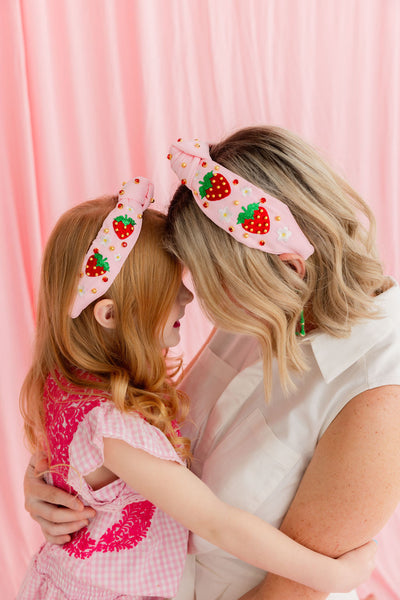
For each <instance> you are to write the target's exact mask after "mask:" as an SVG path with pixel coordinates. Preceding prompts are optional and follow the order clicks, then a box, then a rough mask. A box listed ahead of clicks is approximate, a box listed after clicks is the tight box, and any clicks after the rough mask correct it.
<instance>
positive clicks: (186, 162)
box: [168, 138, 314, 259]
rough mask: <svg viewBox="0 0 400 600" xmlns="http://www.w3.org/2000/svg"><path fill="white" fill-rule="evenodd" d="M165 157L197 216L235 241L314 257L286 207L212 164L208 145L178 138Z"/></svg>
mask: <svg viewBox="0 0 400 600" xmlns="http://www.w3.org/2000/svg"><path fill="white" fill-rule="evenodd" d="M168 158H169V159H170V160H171V167H172V169H173V170H174V171H175V173H176V174H177V175H178V177H179V179H180V180H181V182H182V183H183V184H184V185H186V186H187V187H188V188H189V189H191V190H192V192H193V195H194V198H195V200H196V203H197V205H198V206H199V207H200V209H201V210H202V212H203V213H204V214H205V215H207V217H209V219H211V221H213V222H214V223H215V224H216V225H218V227H221V229H223V230H224V231H226V232H227V233H228V234H229V235H231V236H232V237H233V238H235V240H237V241H238V242H240V243H242V244H245V245H246V246H249V247H250V248H256V249H257V250H262V251H263V252H268V253H270V254H284V253H287V252H290V253H295V254H299V255H300V256H302V257H303V258H304V259H307V258H308V257H309V256H310V255H311V254H312V253H313V252H314V248H313V246H312V245H311V244H310V242H309V241H308V239H307V238H306V236H305V235H304V233H303V232H302V231H301V229H300V227H299V226H298V224H297V223H296V221H295V219H294V217H293V215H292V213H291V212H290V210H289V208H288V207H287V206H286V204H284V203H283V202H281V201H280V200H278V199H277V198H274V197H273V196H270V195H269V194H267V193H266V192H265V191H264V190H262V189H260V188H258V187H256V186H255V185H253V184H252V183H250V182H249V181H247V180H246V179H243V177H240V176H239V175H236V173H232V171H229V170H228V169H226V168H225V167H223V166H222V165H219V164H218V163H216V162H215V161H214V160H212V158H211V157H210V152H209V145H208V144H206V143H204V142H200V141H199V140H190V141H183V140H182V139H181V138H180V139H179V140H178V141H177V142H176V143H175V144H172V146H171V148H170V153H169V154H168Z"/></svg>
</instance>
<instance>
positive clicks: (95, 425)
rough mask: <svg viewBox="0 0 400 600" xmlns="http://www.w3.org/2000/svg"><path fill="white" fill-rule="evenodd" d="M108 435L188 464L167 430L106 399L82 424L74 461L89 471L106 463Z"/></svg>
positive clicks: (72, 449) (75, 442)
mask: <svg viewBox="0 0 400 600" xmlns="http://www.w3.org/2000/svg"><path fill="white" fill-rule="evenodd" d="M104 438H115V439H118V440H123V441H124V442H126V443H127V444H129V445H130V446H132V447H133V448H138V449H140V450H144V451H145V452H148V453H149V454H152V455H153V456H155V457H157V458H161V459H163V460H172V461H175V462H178V463H179V464H182V465H183V464H184V462H183V461H182V459H181V458H180V457H179V456H178V454H177V453H176V451H175V449H174V447H173V446H172V444H171V443H170V441H169V440H168V438H167V437H166V436H165V435H164V433H163V432H162V431H161V430H160V429H158V428H157V427H154V426H153V425H150V423H148V422H147V421H146V420H145V419H144V418H142V417H141V416H140V415H139V414H137V413H133V412H129V413H126V412H124V413H123V412H120V411H119V410H118V409H117V408H116V407H115V406H114V404H113V403H111V402H102V403H101V404H100V406H96V407H95V408H93V410H91V411H90V412H89V413H87V415H86V416H85V418H84V419H83V421H82V422H81V423H80V424H79V427H78V428H77V430H76V433H75V435H74V438H73V440H72V443H71V446H70V465H71V466H72V468H73V469H76V470H77V471H78V472H79V473H80V474H81V475H87V474H88V473H90V472H92V471H94V470H95V469H97V468H98V467H101V466H102V465H103V463H104V445H103V439H104Z"/></svg>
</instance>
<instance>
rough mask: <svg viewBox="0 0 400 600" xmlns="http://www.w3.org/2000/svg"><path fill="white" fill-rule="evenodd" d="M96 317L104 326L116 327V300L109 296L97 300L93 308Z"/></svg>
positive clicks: (108, 327)
mask: <svg viewBox="0 0 400 600" xmlns="http://www.w3.org/2000/svg"><path fill="white" fill-rule="evenodd" d="M93 314H94V318H95V319H96V321H97V322H98V323H100V325H101V326H102V327H105V328H106V329H115V318H114V302H113V301H112V300H110V299H108V298H104V299H103V300H99V301H98V302H96V304H95V305H94V308H93Z"/></svg>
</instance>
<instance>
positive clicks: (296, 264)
mask: <svg viewBox="0 0 400 600" xmlns="http://www.w3.org/2000/svg"><path fill="white" fill-rule="evenodd" d="M279 258H280V259H281V260H282V261H283V262H284V263H286V264H287V265H288V267H290V268H291V269H293V271H296V273H297V275H298V276H299V277H301V278H302V279H304V275H305V274H306V263H305V260H304V258H303V257H302V256H300V254H280V255H279Z"/></svg>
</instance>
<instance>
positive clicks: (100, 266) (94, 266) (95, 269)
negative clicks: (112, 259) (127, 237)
mask: <svg viewBox="0 0 400 600" xmlns="http://www.w3.org/2000/svg"><path fill="white" fill-rule="evenodd" d="M109 270H110V265H109V264H108V261H107V258H104V257H103V256H102V255H101V254H100V253H99V251H98V249H97V248H95V249H94V250H93V254H92V255H91V256H89V258H88V261H87V263H86V269H85V272H86V275H87V276H88V277H98V276H99V275H104V273H106V272H107V271H109Z"/></svg>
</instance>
